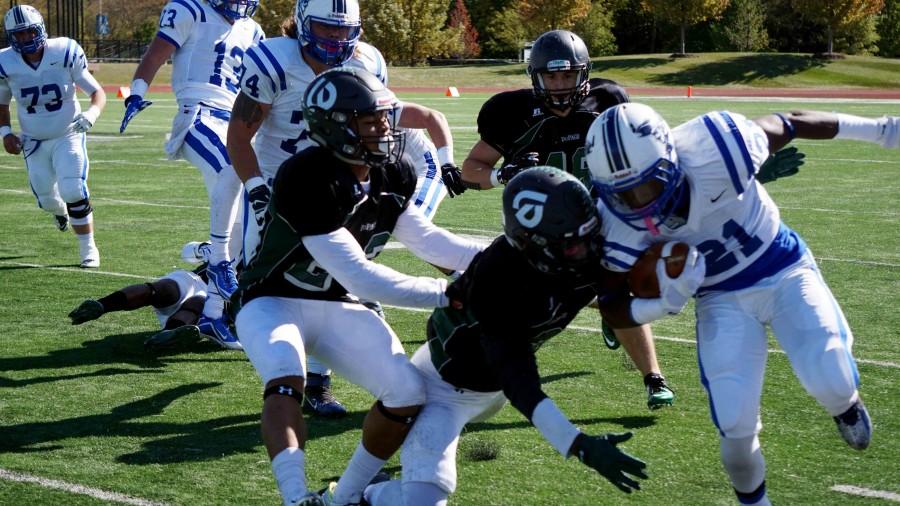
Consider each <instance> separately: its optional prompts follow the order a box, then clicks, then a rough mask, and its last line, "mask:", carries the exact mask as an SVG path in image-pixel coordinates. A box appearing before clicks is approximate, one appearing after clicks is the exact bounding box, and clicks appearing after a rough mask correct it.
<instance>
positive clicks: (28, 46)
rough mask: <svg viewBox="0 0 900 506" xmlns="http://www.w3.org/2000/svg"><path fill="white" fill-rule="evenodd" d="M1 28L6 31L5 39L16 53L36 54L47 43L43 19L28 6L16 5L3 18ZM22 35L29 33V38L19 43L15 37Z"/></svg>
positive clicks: (36, 11) (35, 10)
mask: <svg viewBox="0 0 900 506" xmlns="http://www.w3.org/2000/svg"><path fill="white" fill-rule="evenodd" d="M3 26H4V28H5V29H6V39H7V41H8V42H9V45H10V47H12V48H13V50H14V51H16V52H17V53H22V54H34V53H37V52H38V51H40V50H41V49H42V48H43V47H44V44H46V42H47V29H46V28H45V27H44V18H43V17H42V16H41V13H40V12H38V10H37V9H35V8H34V7H31V6H30V5H18V6H16V7H13V8H12V9H10V10H8V11H7V12H6V15H5V16H4V17H3ZM23 33H30V34H31V38H30V39H26V40H24V41H20V40H19V38H18V37H17V35H18V34H23Z"/></svg>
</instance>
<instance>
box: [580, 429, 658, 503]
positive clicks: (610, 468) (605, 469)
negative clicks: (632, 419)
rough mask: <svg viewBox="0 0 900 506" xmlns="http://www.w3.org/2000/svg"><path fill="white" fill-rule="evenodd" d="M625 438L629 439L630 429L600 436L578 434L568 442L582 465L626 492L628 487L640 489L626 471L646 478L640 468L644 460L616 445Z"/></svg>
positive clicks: (643, 466)
mask: <svg viewBox="0 0 900 506" xmlns="http://www.w3.org/2000/svg"><path fill="white" fill-rule="evenodd" d="M629 439H631V433H630V432H626V433H624V434H604V435H602V436H588V435H587V434H579V435H578V437H576V438H575V441H574V442H573V443H572V449H571V450H570V453H571V454H573V455H575V456H576V457H578V460H580V461H581V462H582V463H583V464H584V465H586V466H588V467H590V468H593V469H594V470H595V471H597V472H598V473H600V475H601V476H603V477H604V478H606V479H607V480H609V482H610V483H612V484H613V485H615V486H616V487H618V488H619V490H621V491H622V492H625V493H626V494H630V493H631V491H632V490H640V489H641V484H640V483H638V482H637V481H636V480H634V479H632V478H630V477H628V476H627V475H626V473H628V474H630V475H632V476H635V477H637V478H643V479H647V473H645V472H644V469H646V468H647V464H645V463H644V461H642V460H640V459H637V458H634V457H632V456H631V455H629V454H627V453H625V452H623V451H622V450H620V449H618V448H617V447H616V445H617V444H619V443H622V442H624V441H628V440H629Z"/></svg>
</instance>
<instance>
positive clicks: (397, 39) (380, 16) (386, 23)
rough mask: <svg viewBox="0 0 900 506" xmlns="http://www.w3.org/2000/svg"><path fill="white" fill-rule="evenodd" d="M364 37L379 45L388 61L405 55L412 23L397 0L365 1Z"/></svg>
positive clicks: (363, 7) (362, 11) (362, 6)
mask: <svg viewBox="0 0 900 506" xmlns="http://www.w3.org/2000/svg"><path fill="white" fill-rule="evenodd" d="M360 15H361V16H362V25H363V38H365V39H366V41H367V42H369V43H370V44H372V45H373V46H375V47H377V48H378V49H379V50H380V51H381V54H383V55H384V58H385V59H386V60H387V61H388V62H396V61H399V60H400V59H401V58H402V57H403V53H404V51H405V44H406V41H408V40H409V35H410V24H409V20H407V19H406V17H405V16H404V14H403V7H402V5H401V4H400V2H397V1H390V0H388V1H381V0H373V1H363V2H361V3H360Z"/></svg>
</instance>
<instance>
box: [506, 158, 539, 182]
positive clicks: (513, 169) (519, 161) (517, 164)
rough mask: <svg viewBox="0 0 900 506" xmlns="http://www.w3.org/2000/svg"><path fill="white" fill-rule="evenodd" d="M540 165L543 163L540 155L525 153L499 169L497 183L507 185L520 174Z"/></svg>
mask: <svg viewBox="0 0 900 506" xmlns="http://www.w3.org/2000/svg"><path fill="white" fill-rule="evenodd" d="M539 163H541V161H540V154H539V153H535V152H534V151H531V152H528V153H523V154H521V155H519V156H517V157H516V158H514V159H513V161H511V162H509V163H507V164H504V165H503V166H502V167H500V168H499V169H497V181H499V182H500V184H504V185H505V184H506V183H508V182H509V180H510V179H512V178H513V177H514V176H515V175H516V174H518V173H519V172H522V171H523V170H525V169H527V168H530V167H534V166H536V165H538V164H539Z"/></svg>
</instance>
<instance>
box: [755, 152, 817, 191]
mask: <svg viewBox="0 0 900 506" xmlns="http://www.w3.org/2000/svg"><path fill="white" fill-rule="evenodd" d="M804 158H806V155H805V154H804V153H803V152H802V151H800V150H798V149H797V148H796V147H794V146H791V147H788V148H784V149H782V150H779V151H776V152H775V153H773V154H772V156H770V157H769V158H766V161H765V162H763V164H762V165H761V166H760V167H759V172H757V173H756V180H757V181H759V183H760V184H766V183H771V182H772V181H775V180H776V179H779V178H782V177H788V176H793V175H794V174H796V173H797V172H799V171H800V166H801V165H803V163H804V162H803V159H804Z"/></svg>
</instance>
